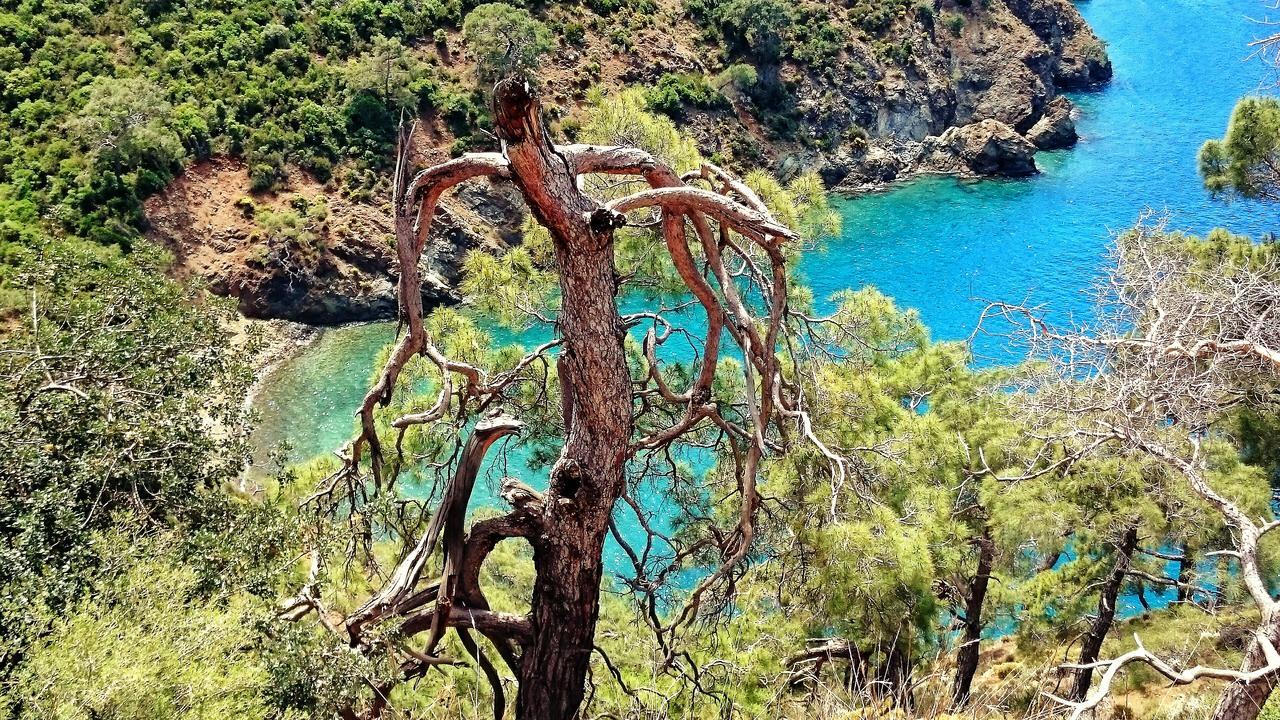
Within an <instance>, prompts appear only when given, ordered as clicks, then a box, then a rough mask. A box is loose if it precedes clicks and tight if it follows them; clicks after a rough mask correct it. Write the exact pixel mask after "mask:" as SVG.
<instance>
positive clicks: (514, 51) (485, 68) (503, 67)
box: [462, 2, 553, 85]
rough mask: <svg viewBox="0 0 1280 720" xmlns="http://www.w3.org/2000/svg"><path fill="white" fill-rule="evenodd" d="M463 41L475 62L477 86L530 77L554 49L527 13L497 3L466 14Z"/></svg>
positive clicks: (544, 30)
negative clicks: (478, 81) (523, 76)
mask: <svg viewBox="0 0 1280 720" xmlns="http://www.w3.org/2000/svg"><path fill="white" fill-rule="evenodd" d="M462 37H463V40H465V41H466V43H467V47H468V48H470V49H471V53H472V54H473V55H474V56H475V58H476V73H477V74H478V75H479V77H480V82H482V83H484V84H486V85H488V84H492V83H493V82H494V81H495V80H498V79H499V78H504V77H510V76H512V75H515V74H521V75H529V76H532V75H533V74H534V73H536V72H537V70H538V66H539V65H540V64H541V62H542V57H543V56H544V55H546V54H547V52H548V51H550V50H551V48H552V46H553V40H552V37H551V31H549V30H547V26H546V25H543V24H542V23H541V22H538V21H537V20H535V19H534V17H533V16H532V15H530V14H529V11H528V10H525V9H524V8H516V7H512V6H510V5H508V4H506V3H497V2H495V3H485V4H483V5H478V6H476V8H475V9H474V10H472V11H471V12H469V13H467V17H466V19H464V20H463V21H462Z"/></svg>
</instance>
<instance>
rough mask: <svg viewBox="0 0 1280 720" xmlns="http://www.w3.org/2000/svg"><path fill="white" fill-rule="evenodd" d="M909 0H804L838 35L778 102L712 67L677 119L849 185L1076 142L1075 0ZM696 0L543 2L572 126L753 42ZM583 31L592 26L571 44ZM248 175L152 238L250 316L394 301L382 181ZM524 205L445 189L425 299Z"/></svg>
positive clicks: (701, 138)
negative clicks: (637, 7) (707, 102)
mask: <svg viewBox="0 0 1280 720" xmlns="http://www.w3.org/2000/svg"><path fill="white" fill-rule="evenodd" d="M907 1H908V0H877V2H880V4H881V6H883V7H887V8H897V10H896V14H895V15H893V16H892V17H891V18H890V19H889V20H888V21H887V23H886V24H885V25H884V26H883V27H880V28H879V29H878V30H877V31H876V32H868V31H867V30H866V29H865V28H864V27H863V26H862V25H859V22H860V21H859V20H857V19H855V18H865V17H866V13H867V12H869V11H868V7H872V6H869V5H867V3H866V2H862V1H861V0H847V1H845V2H816V0H803V2H802V3H801V4H802V5H803V6H804V8H806V10H805V12H808V13H809V16H810V17H812V18H816V20H815V22H821V23H825V24H826V26H827V27H829V28H834V29H835V32H837V34H839V35H840V37H841V38H842V39H843V41H842V43H841V44H839V45H838V46H837V47H836V48H835V50H834V53H832V52H831V51H830V50H829V51H828V54H827V56H826V59H825V60H824V62H822V63H817V64H815V63H814V62H802V61H801V60H800V59H797V58H796V57H785V58H782V59H781V60H780V61H779V62H778V63H777V64H776V66H774V67H762V68H761V70H760V72H761V74H762V75H769V76H771V77H772V78H773V80H772V82H773V83H774V85H775V91H774V92H773V97H772V99H769V100H765V99H762V98H761V97H760V93H758V92H752V91H749V90H744V89H738V90H735V89H734V88H733V87H730V86H727V85H725V84H723V83H722V82H721V81H719V80H712V81H709V82H712V83H713V84H714V85H716V86H717V87H718V88H719V90H718V91H719V92H723V95H724V96H725V100H726V101H725V102H722V103H716V104H715V105H714V106H712V107H710V108H708V107H683V108H681V109H680V111H679V112H678V113H677V117H678V123H679V124H680V125H681V126H682V128H683V129H684V130H685V131H687V132H689V133H690V134H692V135H693V136H694V137H695V138H696V139H697V140H698V142H699V145H700V146H701V149H702V151H703V152H704V153H705V154H706V155H708V156H713V157H715V158H716V159H717V160H719V161H720V162H724V163H726V164H728V165H730V166H732V167H736V168H737V169H739V170H745V169H748V168H751V167H758V166H771V167H773V168H774V169H775V170H776V171H778V172H780V173H782V174H784V175H785V174H787V173H791V172H795V171H799V170H806V169H816V170H817V171H818V172H819V173H821V175H822V177H823V179H824V180H825V181H826V183H827V184H828V186H830V187H832V188H835V189H837V190H843V191H858V190H865V189H878V188H881V187H883V186H884V185H886V184H888V183H892V182H895V181H898V180H901V179H903V178H906V177H910V176H912V175H916V174H920V173H938V172H941V173H952V174H957V175H968V176H975V175H1005V176H1023V175H1030V174H1033V173H1035V172H1036V165H1035V158H1034V156H1035V153H1036V151H1037V150H1046V149H1058V148H1063V147H1068V146H1070V145H1072V144H1074V142H1075V141H1076V132H1075V126H1074V121H1073V118H1072V114H1073V108H1072V106H1071V103H1070V102H1069V101H1068V100H1067V98H1065V97H1063V96H1062V95H1061V93H1062V92H1063V91H1064V90H1079V89H1086V88H1090V87H1094V86H1097V85H1099V84H1102V83H1105V82H1107V81H1108V80H1109V79H1110V77H1111V65H1110V61H1109V60H1108V59H1107V56H1106V52H1105V49H1104V46H1103V44H1102V42H1101V41H1100V40H1099V39H1098V38H1097V37H1095V36H1094V34H1093V32H1092V31H1091V30H1090V29H1089V27H1088V26H1087V25H1086V24H1085V22H1084V21H1083V19H1082V18H1081V16H1080V14H1079V12H1078V11H1077V10H1076V8H1075V6H1074V5H1073V4H1072V3H1071V2H1070V0H917V1H916V3H915V4H914V5H906V4H904V3H906V2H907ZM690 2H691V0H655V2H654V3H653V4H652V6H646V8H647V9H646V11H645V12H643V13H641V12H637V11H633V10H624V11H618V12H615V13H613V14H611V15H609V16H608V17H607V18H605V17H599V16H595V15H594V14H593V13H591V12H588V11H587V10H586V9H585V8H582V7H578V6H573V8H570V7H568V6H566V5H564V4H560V3H552V4H549V5H547V6H545V7H544V9H543V10H542V11H540V12H541V13H542V15H543V19H544V20H545V21H546V22H547V23H548V24H549V25H551V26H552V27H553V28H556V29H558V30H559V31H560V42H559V44H558V46H557V48H556V50H555V51H554V52H553V53H552V56H551V57H550V58H549V59H548V61H547V62H546V63H545V67H544V71H543V86H544V88H545V90H544V92H545V94H546V95H548V96H549V97H548V98H547V103H546V105H547V106H548V108H549V110H550V111H551V112H552V113H553V115H555V116H557V117H559V118H561V119H562V120H563V122H562V123H561V128H562V130H563V131H564V132H565V133H566V134H567V135H570V137H571V136H572V129H571V128H572V122H570V121H572V120H573V118H574V115H575V114H576V113H580V112H582V108H583V106H584V102H585V100H586V97H587V92H588V89H589V88H592V87H604V88H606V89H607V88H617V87H624V86H631V85H641V86H650V87H652V86H655V85H657V84H658V83H659V82H660V81H661V79H662V78H664V77H665V76H669V75H673V74H676V75H681V76H683V77H695V78H703V79H711V78H716V77H717V76H718V74H719V73H720V72H721V71H722V70H723V69H724V68H725V67H727V66H729V65H730V64H733V63H738V62H741V61H742V60H743V51H742V50H741V49H738V50H731V49H729V48H728V47H725V46H722V45H718V44H717V42H716V40H715V38H713V37H711V36H709V35H708V30H707V27H706V26H705V21H700V20H699V19H698V18H696V17H695V14H696V13H693V12H691V11H690ZM873 5H874V4H873ZM574 8H576V10H575V9H574ZM579 20H585V22H582V23H580V22H579ZM864 24H865V23H864ZM570 30H572V32H573V33H575V34H579V35H580V37H579V39H576V40H574V41H570V40H569V39H568V38H569V36H570ZM434 48H435V49H434V50H425V49H423V48H419V49H418V50H419V51H421V52H424V53H432V54H433V55H438V57H437V58H436V59H435V60H433V62H438V63H440V65H439V68H438V69H439V70H440V71H441V72H442V73H444V74H445V75H446V76H449V75H451V76H452V77H453V78H454V79H455V81H456V82H458V83H459V84H467V83H471V82H473V79H472V78H473V77H474V66H473V65H472V64H471V60H470V59H469V58H468V56H467V53H466V51H465V48H464V47H463V45H462V43H461V40H460V38H459V37H458V36H457V34H456V33H454V34H452V35H450V36H448V37H447V38H445V39H444V40H443V41H441V40H439V39H437V41H436V43H435V46H434ZM423 121H424V123H423V124H424V127H426V128H427V130H428V132H427V133H426V134H425V136H426V137H428V138H429V140H428V141H427V145H429V147H425V148H422V149H421V150H422V152H421V154H422V155H423V159H424V161H426V162H432V161H438V160H441V159H444V158H445V157H447V154H448V153H447V148H448V147H449V145H450V143H452V142H453V140H454V137H453V135H452V134H451V133H450V132H449V130H448V128H447V127H446V126H445V125H444V123H443V122H441V120H440V119H439V118H438V117H435V115H434V114H433V113H428V115H427V116H426V117H424V118H423ZM382 184H383V185H385V180H383V181H382ZM248 187H249V182H248V174H247V171H246V169H245V167H244V166H243V164H241V163H240V162H239V161H237V160H233V159H228V158H222V159H215V160H212V161H206V162H203V163H201V164H199V165H196V166H194V167H192V168H189V169H188V171H187V172H186V173H185V174H184V175H183V176H182V177H180V178H179V179H178V180H177V181H176V182H174V183H173V184H172V185H171V186H170V187H169V188H168V189H167V190H165V191H164V192H162V193H160V194H158V195H156V196H154V197H152V198H151V199H149V200H148V201H147V203H146V212H147V217H148V220H149V222H150V223H151V226H152V229H151V231H150V233H149V234H150V235H151V237H152V238H154V239H156V240H157V241H159V242H161V243H162V244H164V245H165V246H166V247H169V248H170V249H171V250H172V251H173V252H174V255H175V258H176V260H177V262H176V268H177V270H178V272H179V273H180V274H185V275H189V276H194V277H199V278H201V279H203V280H204V281H205V282H207V283H208V285H209V287H210V288H211V289H212V290H213V291H214V292H216V293H219V294H224V295H229V296H233V297H236V298H237V299H238V301H239V303H240V308H241V310H242V311H243V312H244V313H245V314H246V315H247V316H250V317H261V318H285V319H290V320H298V321H302V322H309V323H319V324H328V323H338V322H346V321H352V320H369V319H375V318H389V317H394V316H395V313H396V307H397V305H396V297H395V277H396V275H397V269H396V268H395V257H394V252H393V249H392V226H391V218H390V213H389V209H388V208H387V207H385V201H384V202H383V203H382V204H379V202H377V201H376V199H377V198H379V197H381V196H384V195H386V193H385V192H383V191H382V190H385V188H383V189H382V190H379V189H378V188H377V187H375V188H374V190H373V191H372V192H371V193H370V194H369V197H372V198H374V199H375V200H367V201H358V200H353V199H349V198H347V197H344V196H343V195H341V194H340V193H338V192H337V191H336V189H335V188H334V187H332V186H322V185H321V184H320V183H318V182H316V181H315V180H313V179H311V178H310V177H309V176H307V175H305V174H303V173H301V172H298V171H293V172H292V173H291V175H290V177H289V178H288V182H286V183H285V189H284V190H283V191H280V192H278V193H272V194H267V195H251V194H249V193H248ZM523 217H524V215H523V210H522V205H521V203H520V201H519V198H518V197H517V196H515V195H514V194H513V193H512V192H511V191H510V190H509V189H506V190H504V189H502V188H499V187H495V186H490V185H487V184H475V183H470V184H468V185H466V186H464V187H463V188H461V189H460V190H459V191H458V192H456V193H454V194H453V195H451V196H450V198H449V200H448V201H447V202H446V204H445V205H443V206H442V209H441V214H440V217H439V218H438V220H437V222H436V224H435V226H434V229H433V232H432V235H431V245H430V248H429V250H428V252H427V253H426V257H425V259H424V265H425V267H424V268H423V270H424V277H425V278H427V282H426V283H424V291H423V292H424V300H426V301H427V302H428V304H429V305H430V304H439V303H448V302H454V301H456V300H457V299H458V298H457V296H456V293H455V291H454V288H455V287H456V284H457V280H458V276H459V271H460V266H461V262H462V259H463V257H464V256H465V254H466V253H467V252H468V251H469V250H471V249H473V248H478V247H484V248H488V249H491V250H496V251H501V250H502V249H503V248H504V247H509V246H510V245H511V244H512V243H514V242H518V240H519V228H520V224H521V222H522V221H523Z"/></svg>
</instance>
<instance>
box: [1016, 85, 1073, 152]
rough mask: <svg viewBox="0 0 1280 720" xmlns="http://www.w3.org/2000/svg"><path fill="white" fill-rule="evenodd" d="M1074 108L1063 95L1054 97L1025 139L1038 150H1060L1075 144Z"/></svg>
mask: <svg viewBox="0 0 1280 720" xmlns="http://www.w3.org/2000/svg"><path fill="white" fill-rule="evenodd" d="M1074 111H1075V108H1074V107H1073V106H1072V105H1071V102H1070V101H1069V100H1067V99H1066V98H1065V97H1057V98H1054V99H1053V101H1052V102H1050V103H1049V107H1047V108H1045V111H1044V115H1042V116H1041V117H1040V119H1039V120H1038V121H1037V122H1036V124H1035V125H1032V126H1031V129H1030V130H1028V131H1027V139H1028V140H1030V141H1031V144H1033V145H1035V146H1036V148H1038V149H1040V150H1061V149H1063V148H1069V147H1071V146H1072V145H1075V144H1076V141H1077V140H1079V136H1078V135H1076V121H1075V118H1074V117H1072V115H1073V114H1074Z"/></svg>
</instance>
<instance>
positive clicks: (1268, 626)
mask: <svg viewBox="0 0 1280 720" xmlns="http://www.w3.org/2000/svg"><path fill="white" fill-rule="evenodd" d="M1262 632H1263V634H1265V635H1266V636H1267V637H1268V638H1270V639H1271V642H1272V643H1273V644H1276V645H1280V613H1275V614H1273V615H1272V616H1271V617H1270V618H1263V626H1262ZM1266 662H1267V660H1266V658H1265V657H1263V654H1262V646H1260V645H1259V644H1258V643H1257V642H1256V641H1255V642H1253V643H1251V644H1250V645H1249V652H1248V654H1247V655H1246V656H1245V661H1244V667H1245V669H1246V670H1247V669H1253V668H1257V667H1261V666H1262V665H1265V664H1266ZM1276 680H1277V678H1276V677H1275V676H1274V675H1273V676H1271V677H1268V678H1264V679H1262V680H1258V681H1257V682H1254V683H1250V684H1249V685H1243V684H1241V683H1232V684H1230V685H1228V686H1227V689H1226V690H1223V691H1222V697H1221V699H1219V700H1218V707H1217V709H1215V710H1214V711H1213V720H1254V719H1255V718H1257V717H1258V714H1259V713H1261V712H1262V708H1263V706H1264V705H1266V704H1267V698H1269V697H1271V691H1272V690H1273V689H1275V686H1276Z"/></svg>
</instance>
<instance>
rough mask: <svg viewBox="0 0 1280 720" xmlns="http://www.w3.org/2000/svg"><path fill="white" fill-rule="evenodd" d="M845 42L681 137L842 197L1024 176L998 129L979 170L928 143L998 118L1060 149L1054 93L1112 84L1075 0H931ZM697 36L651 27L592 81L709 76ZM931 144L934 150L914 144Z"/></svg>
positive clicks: (1066, 109) (1065, 115)
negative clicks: (955, 176) (771, 94)
mask: <svg viewBox="0 0 1280 720" xmlns="http://www.w3.org/2000/svg"><path fill="white" fill-rule="evenodd" d="M846 15H849V16H853V15H854V13H852V12H850V13H846ZM831 17H832V18H833V20H832V21H833V22H837V23H838V22H839V20H838V18H839V17H840V16H838V15H833V16H831ZM686 24H688V26H686ZM849 33H850V37H849V40H848V42H846V43H845V44H844V45H843V47H842V49H841V50H840V51H839V57H838V59H837V60H835V61H834V62H831V63H829V64H827V65H825V66H821V67H814V66H813V65H807V64H804V63H802V62H799V61H797V60H794V59H792V60H787V61H785V62H783V63H782V65H781V67H780V68H778V69H777V72H778V74H779V77H780V79H781V84H782V86H784V87H785V94H786V99H785V101H784V102H783V103H782V104H781V105H775V106H772V107H770V106H768V104H767V103H763V101H758V100H757V99H753V96H752V93H750V92H743V93H737V94H735V95H734V100H733V107H732V108H731V109H718V110H717V109H696V108H689V109H687V112H686V113H685V115H684V117H683V120H682V123H681V124H682V128H683V129H684V130H686V131H688V132H691V133H692V134H694V135H695V137H697V139H698V141H699V145H700V147H701V148H702V150H703V151H704V152H705V153H706V154H708V155H711V154H719V155H721V156H722V157H724V158H726V162H729V163H730V164H731V165H732V164H733V163H734V162H735V161H736V162H737V163H738V164H740V165H741V166H742V167H750V166H753V165H762V164H765V165H771V166H772V167H773V168H774V169H775V170H777V171H780V172H782V173H783V174H785V173H788V172H793V171H797V170H800V169H815V170H817V171H818V172H819V173H820V174H821V175H822V177H823V179H824V181H825V182H826V183H827V184H828V185H829V186H831V187H834V188H837V189H840V190H854V189H866V188H870V187H879V186H883V185H884V184H886V183H890V182H895V181H898V180H901V179H903V178H906V177H909V176H910V175H911V174H913V173H918V172H935V171H938V168H941V167H947V166H951V167H955V168H957V170H956V171H957V172H962V173H964V174H975V173H978V174H981V173H985V172H987V170H981V169H978V168H990V169H991V170H990V171H991V172H994V173H997V174H1009V173H1012V174H1024V173H1026V172H1027V171H1028V170H1029V168H1030V167H1031V166H1032V165H1033V163H1030V162H1028V161H1026V159H1025V158H1023V157H1022V153H1023V150H1024V149H1025V144H1022V143H1011V142H1007V141H1008V140H1009V138H1008V137H1006V135H1005V133H1004V132H1003V131H1001V132H1000V133H999V136H1000V138H1002V139H1001V141H1000V142H999V143H998V146H999V147H1000V148H1001V150H1000V151H995V150H993V151H992V152H997V154H998V155H999V152H1004V153H1005V155H1000V157H1003V158H1005V159H1003V160H1000V161H996V162H987V161H985V160H977V161H976V165H975V164H973V163H970V162H968V161H967V159H966V158H962V157H955V158H951V159H950V160H946V161H944V158H943V157H942V154H944V153H945V148H946V147H950V145H949V144H944V146H939V145H938V143H937V141H929V140H928V139H929V138H940V137H942V136H944V135H945V134H946V133H947V131H948V130H949V129H951V128H964V127H967V126H972V125H975V124H979V123H982V122H983V121H986V120H993V121H997V122H999V123H1001V124H1002V125H1004V126H1007V127H1008V128H1011V129H1012V131H1013V132H1015V133H1017V134H1019V135H1021V136H1023V137H1025V138H1026V139H1027V140H1028V141H1030V142H1031V143H1032V144H1033V145H1034V146H1035V147H1036V148H1038V149H1057V148H1061V147H1067V146H1069V145H1070V144H1072V143H1074V142H1075V139H1076V134H1075V129H1074V122H1073V120H1072V113H1071V103H1070V102H1069V101H1068V100H1067V99H1066V98H1065V97H1063V96H1062V95H1061V92H1062V91H1064V90H1079V89H1085V88H1090V87H1095V86H1097V85H1100V84H1102V83H1105V82H1107V81H1108V80H1109V79H1110V77H1111V63H1110V61H1109V60H1108V59H1107V55H1106V50H1105V46H1104V44H1103V43H1102V42H1101V41H1100V40H1099V39H1098V38H1097V37H1096V36H1095V35H1094V33H1093V31H1092V30H1091V29H1090V28H1089V27H1088V25H1087V24H1086V23H1085V21H1084V19H1083V18H1082V17H1081V15H1080V13H1079V11H1078V10H1077V9H1076V7H1075V5H1074V4H1073V3H1072V1H1071V0H984V1H983V2H956V0H934V1H933V2H928V1H927V0H926V2H925V3H917V4H914V5H911V6H909V7H907V8H905V9H904V10H903V12H901V13H900V14H899V15H898V18H897V19H896V20H894V21H893V23H892V25H891V26H890V27H889V28H888V29H886V30H883V31H880V32H878V33H871V32H868V31H864V30H861V29H859V28H857V27H853V28H852V29H850V30H849ZM697 37H699V33H698V32H697V27H696V22H694V21H693V20H692V19H691V18H689V17H688V15H680V16H678V17H676V18H675V19H674V25H673V26H672V27H658V28H652V29H647V30H645V31H644V32H642V33H641V34H640V35H639V36H638V37H637V38H636V40H635V46H636V47H637V48H639V47H643V48H645V52H643V53H640V52H634V53H628V54H625V55H621V56H616V57H615V62H616V63H619V64H620V65H621V67H620V68H618V67H617V66H616V65H611V64H610V63H609V62H605V63H603V64H602V71H603V72H602V75H601V77H600V78H599V82H600V83H601V84H604V85H614V84H627V83H641V84H652V83H655V82H657V81H658V79H659V78H661V77H662V76H663V75H664V74H667V73H694V74H697V73H707V74H711V73H712V70H713V69H712V68H709V67H708V66H707V65H706V64H705V63H704V60H705V57H706V53H705V52H700V51H699V48H698V47H697V46H696V44H695V43H696V40H695V39H696V38H697ZM586 46H587V47H586V49H582V48H574V49H573V50H572V53H571V54H572V57H573V62H571V63H570V62H566V61H564V60H563V59H559V58H558V59H557V63H558V68H559V70H558V71H559V72H562V73H565V74H566V75H568V74H569V73H572V72H576V71H577V69H578V68H579V67H580V64H581V62H582V61H584V60H587V61H590V60H592V59H598V58H597V56H595V55H593V54H592V53H593V51H592V50H591V49H590V46H591V43H590V42H588V43H586ZM568 52H569V51H568V50H566V53H568ZM547 86H548V88H550V89H551V90H552V92H557V90H556V88H557V87H570V89H568V90H565V91H563V93H562V96H560V97H557V98H556V100H557V102H559V103H560V104H561V105H564V106H572V105H573V104H574V103H575V102H576V101H578V99H579V97H578V96H577V95H575V92H577V91H576V90H574V89H572V83H570V82H566V83H563V84H560V85H557V84H556V83H555V82H549V83H548V84H547ZM970 132H976V130H975V131H970ZM949 137H950V138H952V139H954V138H955V137H956V136H954V135H952V136H949ZM966 137H967V135H966ZM926 142H929V143H930V148H923V147H922V145H923V144H924V143H926ZM926 150H927V152H926ZM924 155H928V156H929V159H927V160H926V158H924V157H923V156H924ZM1006 156H1007V157H1006Z"/></svg>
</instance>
